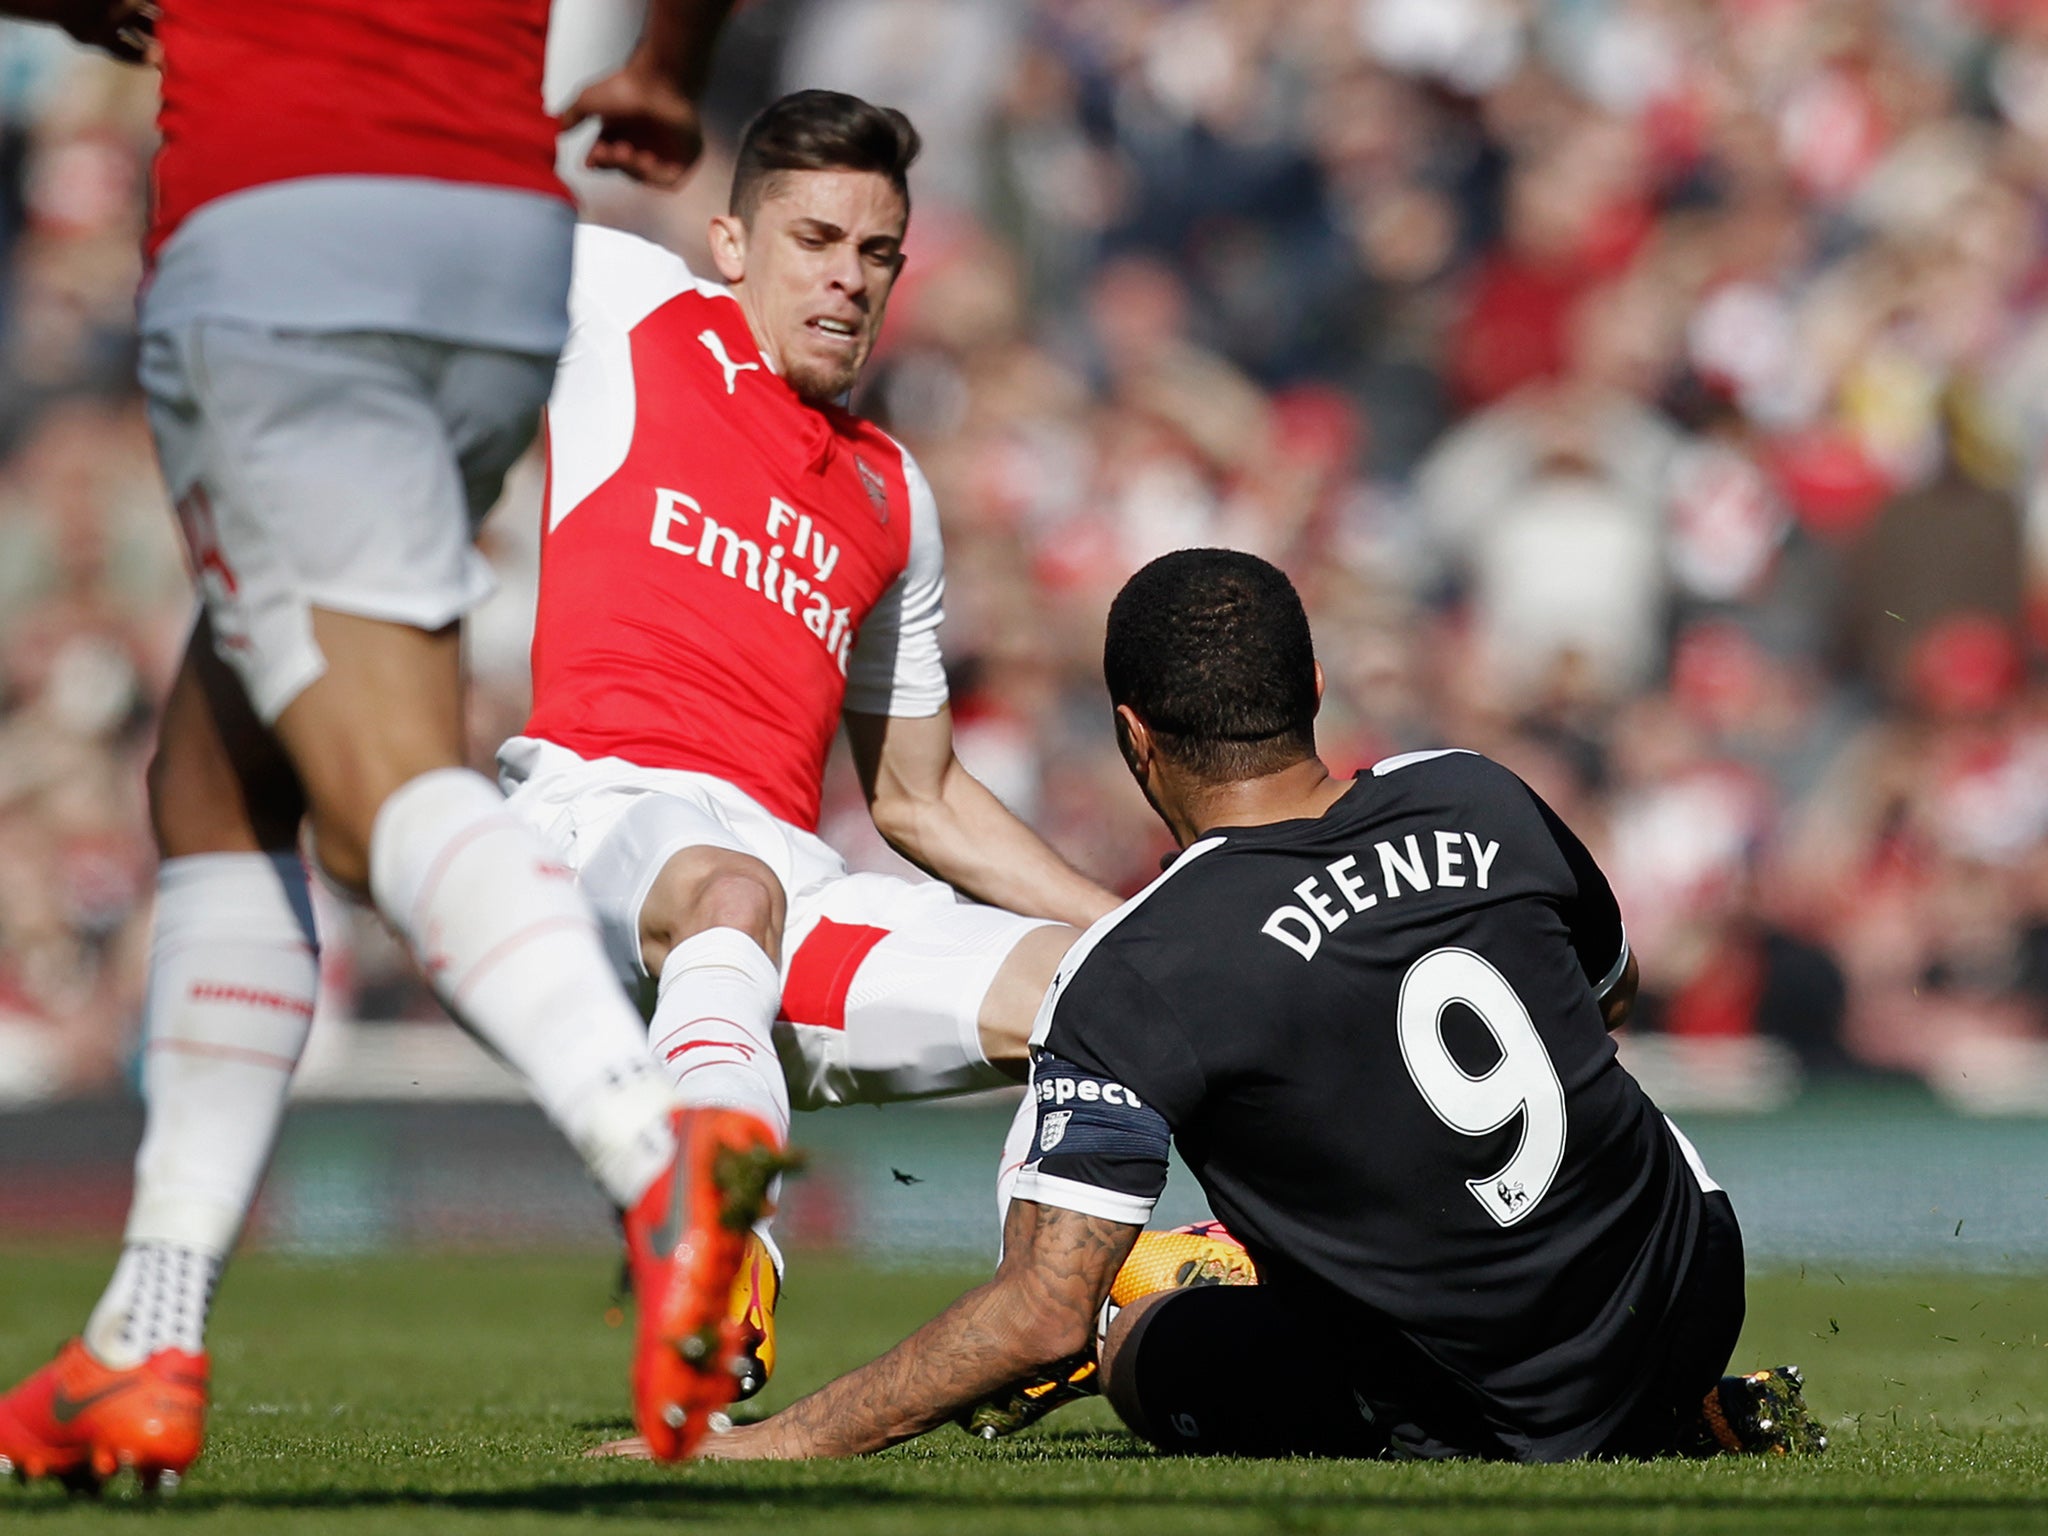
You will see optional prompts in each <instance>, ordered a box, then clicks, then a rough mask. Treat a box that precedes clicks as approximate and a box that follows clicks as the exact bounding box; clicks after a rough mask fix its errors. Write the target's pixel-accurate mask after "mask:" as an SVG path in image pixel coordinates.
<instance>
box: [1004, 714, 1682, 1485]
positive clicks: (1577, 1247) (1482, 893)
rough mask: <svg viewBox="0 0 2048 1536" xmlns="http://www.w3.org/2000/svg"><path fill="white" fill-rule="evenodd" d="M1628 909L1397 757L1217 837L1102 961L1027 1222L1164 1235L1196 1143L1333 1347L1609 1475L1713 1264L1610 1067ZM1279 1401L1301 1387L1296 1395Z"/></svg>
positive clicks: (1467, 785)
mask: <svg viewBox="0 0 2048 1536" xmlns="http://www.w3.org/2000/svg"><path fill="white" fill-rule="evenodd" d="M1627 958H1628V948H1627V941H1626V938H1625V936H1624V933H1623V930H1622V924H1621V918H1620V914H1619V912H1618V910H1617V908H1616V904H1615V900H1614V896H1613V893H1612V891H1611V890H1610V889H1609V887H1608V884H1607V881H1606V879H1605V878H1604V877H1603V876H1602V875H1601V873H1600V870H1599V868H1598V866H1597V865H1596V864H1595V863H1594V862H1593V859H1592V857H1591V856H1590V855H1589V854H1588V853H1587V852H1586V850H1585V848H1584V847H1583V845H1581V844H1580V842H1579V840H1578V839H1577V838H1576V837H1574V836H1573V835H1572V833H1571V831H1570V830H1569V829H1568V828H1567V827H1565V825H1564V824H1563V823H1562V822H1561V821H1560V820H1558V818H1557V817H1556V815H1555V814H1554V813H1553V812H1551V810H1550V809H1549V807H1547V806H1546V805H1544V804H1543V802H1542V801H1541V800H1540V799H1539V798H1538V797H1537V796H1536V794H1535V793H1534V792H1533V791H1532V790H1530V789H1529V788H1528V786H1527V785H1525V784H1523V783H1522V781H1521V780H1520V779H1518V778H1517V777H1516V776H1515V775H1514V774H1513V773H1511V772H1509V771H1508V770H1507V769H1505V768H1503V767H1501V766H1500V765H1499V764H1498V763H1495V762H1493V761H1491V760H1490V759H1488V758H1485V757H1482V756H1479V755H1478V754H1475V753H1470V752H1441V753H1416V754H1409V755H1407V756H1404V757H1399V758H1391V759H1388V760H1387V761H1386V762H1383V763H1381V764H1379V765H1377V766H1376V767H1375V768H1374V769H1373V770H1372V771H1371V772H1370V773H1365V774H1360V775H1359V776H1358V778H1357V779H1356V780H1355V781H1354V783H1353V784H1352V786H1351V788H1350V789H1348V790H1347V791H1346V792H1345V793H1344V795H1343V796H1342V798H1340V799H1339V800H1338V801H1337V802H1336V803H1335V805H1333V806H1332V807H1331V808H1330V810H1329V811H1328V812H1326V813H1325V814H1324V815H1322V816H1320V817H1316V818H1312V819H1307V820H1299V821H1287V822H1280V823H1277V824H1272V825H1267V826H1257V827H1247V828H1237V829H1231V828H1221V829H1217V830H1215V831H1214V832H1212V833H1211V834H1210V835H1208V836H1206V837H1204V838H1203V839H1201V840H1200V841H1199V842H1197V843H1196V844H1194V845H1193V846H1191V847H1190V848H1189V849H1188V850H1187V851H1186V852H1185V853H1183V854H1182V855H1181V857H1180V858H1179V859H1178V860H1176V861H1175V863H1174V864H1173V865H1172V866H1171V867H1170V868H1169V869H1168V871H1167V872H1166V873H1165V874H1164V875H1162V876H1161V877H1160V879H1159V880H1158V881H1156V882H1154V884H1153V885H1151V886H1150V887H1148V888H1147V890H1146V891H1144V892H1143V893H1141V894H1140V895H1139V896H1137V897H1134V898H1133V899H1132V900H1131V901H1130V902H1128V903H1126V904H1125V905H1124V906H1123V907H1122V908H1121V909H1119V910H1118V911H1117V912H1116V913H1114V914H1112V915H1111V916H1110V917H1107V918H1105V919H1103V921H1102V922H1100V923H1098V924H1097V925H1096V926H1095V927H1094V928H1092V929H1091V930H1089V932H1088V933H1087V934H1086V935H1085V936H1084V937H1083V938H1082V939H1081V940H1080V941H1079V942H1078V943H1077V944H1076V946H1075V948H1074V950H1073V951H1072V952H1071V953H1070V954H1069V956H1068V958H1067V960H1066V962H1065V964H1064V965H1063V966H1062V967H1061V970H1060V973H1059V975H1058V977H1057V978H1056V980H1055V981H1054V983H1053V987H1052V989H1051V991H1050V992H1049V993H1048V994H1047V998H1046V1001H1045V1003H1044V1005H1043V1007H1042V1008H1041V1010H1040V1014H1039V1018H1038V1026H1037V1030H1036V1031H1035V1032H1034V1045H1035V1047H1036V1060H1035V1062H1034V1067H1033V1078H1032V1089H1031V1091H1032V1094H1033V1097H1034V1100H1035V1102H1036V1106H1037V1127H1036V1137H1035V1139H1034V1141H1033V1143H1032V1147H1031V1152H1030V1161H1028V1162H1027V1164H1026V1167H1025V1169H1024V1171H1023V1173H1022V1175H1021V1176H1020V1179H1019V1182H1018V1184H1017V1187H1016V1196H1017V1198H1020V1199H1027V1200H1035V1201H1039V1202H1041V1203H1046V1204H1052V1205H1058V1206H1063V1207H1067V1208H1070V1209H1076V1210H1081V1211H1086V1212H1089V1213H1091V1214H1094V1215H1098V1216H1102V1217H1105V1218H1110V1219H1114V1220H1120V1221H1126V1222H1130V1223H1133V1224H1139V1223H1142V1222H1144V1221H1145V1220H1146V1218H1147V1217H1148V1215H1149V1214H1150V1211H1151V1207H1152V1202H1153V1201H1154V1200H1155V1199H1156V1198H1157V1196H1158V1194H1159V1192H1160V1190H1161V1189H1162V1188H1163V1187H1164V1184H1165V1178H1166V1167H1167V1151H1168V1147H1167V1139H1168V1135H1169V1133H1170V1134H1171V1137H1172V1139H1173V1140H1174V1141H1175V1142H1176V1143H1177V1144H1178V1146H1179V1148H1180V1152H1181V1155H1182V1156H1183V1158H1185V1159H1186V1161H1187V1164H1188V1166H1189V1168H1190V1169H1191V1170H1192V1171H1193V1172H1194V1174H1195V1176H1196V1178H1197V1179H1199V1180H1200V1182H1201V1184H1202V1187H1203V1189H1204V1191H1205V1192H1206V1193H1207V1195H1208V1197H1209V1202H1210V1205H1211V1208H1212V1209H1213V1210H1214V1211H1215V1213H1216V1215H1217V1216H1218V1217H1219V1218H1221V1219H1222V1221H1223V1222H1224V1223H1225V1224H1226V1225H1227V1226H1228V1227H1229V1228H1230V1230H1231V1231H1232V1232H1233V1233H1234V1234H1235V1235H1236V1236H1237V1237H1238V1238H1239V1239H1241V1240H1242V1241H1243V1242H1244V1243H1245V1245H1246V1246H1247V1247H1248V1248H1249V1249H1250V1250H1251V1251H1252V1254H1253V1255H1254V1257H1255V1258H1256V1260H1257V1261H1258V1264H1259V1266H1260V1271H1261V1274H1262V1276H1263V1277H1264V1279H1265V1281H1266V1283H1268V1284H1273V1285H1279V1286H1287V1287H1293V1288H1295V1289H1296V1290H1297V1291H1298V1293H1299V1294H1300V1295H1301V1297H1302V1301H1303V1308H1304V1312H1303V1315H1304V1319H1305V1336H1304V1338H1303V1340H1302V1347H1303V1348H1304V1349H1305V1350H1310V1351H1314V1350H1317V1349H1318V1348H1322V1347H1326V1346H1327V1347H1335V1342H1334V1340H1333V1339H1331V1338H1319V1337H1317V1336H1316V1331H1315V1329H1313V1328H1309V1327H1308V1326H1307V1324H1306V1320H1307V1319H1309V1318H1321V1319H1331V1320H1333V1321H1332V1322H1331V1324H1330V1326H1332V1327H1334V1328H1335V1329H1336V1330H1337V1331H1338V1332H1339V1333H1341V1331H1342V1320H1343V1318H1345V1317H1346V1316H1350V1317H1353V1318H1356V1319H1358V1320H1360V1321H1361V1326H1362V1325H1363V1322H1364V1321H1365V1320H1368V1319H1369V1320H1370V1321H1371V1322H1372V1325H1373V1326H1375V1327H1378V1328H1381V1329H1384V1328H1388V1327H1391V1328H1392V1329H1394V1330H1395V1331H1396V1332H1397V1333H1398V1334H1399V1335H1400V1336H1401V1337H1403V1338H1404V1339H1405V1340H1406V1341H1407V1342H1408V1343H1409V1344H1412V1346H1413V1347H1414V1349H1415V1350H1416V1351H1419V1353H1420V1357H1421V1358H1424V1359H1426V1360H1427V1361H1428V1362H1431V1364H1432V1366H1433V1368H1434V1369H1436V1370H1440V1371H1441V1372H1442V1373H1445V1374H1446V1376H1447V1378H1448V1379H1449V1380H1451V1381H1453V1382H1454V1383H1456V1384H1457V1389H1458V1390H1459V1391H1460V1392H1461V1393H1463V1394H1465V1395H1466V1396H1467V1397H1468V1398H1469V1402H1470V1404H1471V1405H1473V1406H1474V1407H1475V1408H1476V1411H1477V1412H1479V1413H1480V1414H1481V1415H1482V1417H1483V1418H1484V1420H1485V1421H1486V1423H1488V1424H1489V1425H1490V1426H1492V1428H1493V1430H1494V1432H1495V1433H1496V1434H1497V1435H1498V1437H1499V1439H1500V1444H1501V1449H1502V1450H1503V1451H1504V1453H1506V1454H1509V1455H1516V1456H1524V1457H1533V1458H1542V1459H1551V1458H1552V1457H1556V1456H1564V1455H1574V1454H1578V1453H1580V1452H1582V1451H1584V1450H1588V1449H1591V1448H1592V1447H1593V1446H1594V1445H1595V1444H1597V1443H1598V1442H1599V1440H1600V1439H1601V1437H1602V1436H1603V1435H1604V1433H1605V1432H1606V1431H1607V1430H1608V1429H1611V1428H1612V1427H1613V1425H1614V1424H1615V1423H1616V1422H1618V1420H1619V1419H1620V1418H1621V1416H1622V1415H1624V1414H1625V1413H1626V1411H1627V1410H1628V1408H1629V1407H1630V1406H1632V1405H1633V1402H1634V1399H1635V1397H1636V1396H1637V1395H1638V1394H1639V1393H1640V1392H1641V1391H1642V1390H1644V1389H1645V1387H1646V1386H1647V1381H1646V1380H1645V1375H1646V1373H1647V1372H1648V1371H1649V1369H1650V1368H1651V1362H1652V1361H1653V1360H1654V1359H1655V1358H1656V1357H1657V1356H1658V1354H1659V1350H1658V1348H1657V1346H1658V1345H1659V1344H1660V1343H1661V1341H1662V1340H1663V1338H1664V1337H1665V1334H1666V1332H1667V1330H1668V1329H1669V1328H1670V1327H1671V1326H1672V1324H1673V1321H1674V1320H1673V1319H1672V1318H1671V1316H1670V1315H1669V1314H1670V1312H1671V1310H1672V1297H1673V1295H1674V1293H1675V1292H1676V1290H1677V1288H1678V1286H1679V1283H1680V1281H1681V1279H1682V1277H1683V1276H1684V1273H1685V1271H1686V1268H1687V1266H1688V1264H1689V1263H1690V1262H1691V1257H1692V1252H1693V1247H1694V1244H1695V1241H1696V1238H1697V1235H1698V1231H1699V1224H1700V1219H1701V1209H1702V1198H1703V1196H1702V1191H1703V1189H1704V1188H1709V1187H1712V1186H1711V1185H1710V1184H1709V1183H1708V1181H1707V1179H1706V1175H1705V1173H1704V1171H1703V1170H1701V1169H1700V1168H1699V1166H1698V1162H1697V1159H1696V1158H1695V1157H1694V1156H1693V1155H1692V1152H1691V1149H1690V1147H1688V1146H1686V1145H1685V1144H1684V1142H1683V1139H1682V1138H1681V1137H1679V1136H1678V1134H1677V1133H1676V1131H1675V1130H1674V1129H1673V1128H1672V1127H1671V1126H1670V1125H1669V1123H1668V1122H1667V1121H1666V1120H1665V1119H1664V1117H1663V1116H1662V1115H1661V1114H1660V1113H1659V1112H1658V1111H1657V1108H1656V1106H1655V1105H1654V1104H1652V1103H1651V1102H1650V1100H1649V1098H1648V1097H1647V1096H1646V1095H1645V1094H1644V1092H1643V1090H1642V1088H1641V1087H1640V1086H1638V1084H1637V1083H1636V1081H1635V1080H1634V1079H1633V1078H1632V1077H1630V1076H1629V1074H1628V1073H1627V1072H1626V1071H1625V1070H1624V1069H1623V1068H1622V1067H1621V1065H1620V1064H1619V1063H1618V1062H1617V1061H1616V1059H1615V1050H1614V1043H1613V1041H1612V1040H1611V1038H1610V1037H1609V1035H1608V1033H1607V1030H1606V1028H1605V1026H1604V1023H1603V1020H1602V1016H1601V1008H1600V1001H1601V999H1602V998H1603V997H1604V995H1605V993H1606V991H1607V990H1609V989H1611V988H1612V987H1613V986H1614V985H1615V983H1616V982H1617V981H1618V980H1619V979H1620V977H1621V975H1622V972H1623V968H1624V966H1625V964H1626V961H1627ZM1277 1380H1278V1381H1280V1382H1281V1383H1283V1384H1284V1374H1283V1375H1282V1376H1281V1377H1279V1378H1277Z"/></svg>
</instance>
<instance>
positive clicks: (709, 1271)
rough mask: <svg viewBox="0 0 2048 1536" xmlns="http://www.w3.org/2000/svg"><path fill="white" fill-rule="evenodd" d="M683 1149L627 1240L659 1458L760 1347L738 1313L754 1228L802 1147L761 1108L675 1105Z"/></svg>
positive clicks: (640, 1355) (730, 1390)
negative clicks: (787, 1145) (786, 1140)
mask: <svg viewBox="0 0 2048 1536" xmlns="http://www.w3.org/2000/svg"><path fill="white" fill-rule="evenodd" d="M675 1132H676V1158H675V1162H674V1163H672V1164H671V1165H670V1166H669V1168H668V1171H667V1172H665V1173H663V1174H662V1175H661V1177H660V1178H658V1179H656V1180H655V1181H654V1182H653V1184H651V1185H649V1186H648V1189H647V1192H646V1193H645V1194H644V1195H642V1196H641V1197H640V1203H639V1204H638V1205H636V1206H634V1207H633V1209H632V1210H631V1211H629V1212H627V1213H626V1251H627V1256H628V1259H629V1261H630V1263H631V1266H632V1270H633V1296H634V1300H635V1302H636V1303H637V1305H638V1307H639V1311H640V1318H639V1326H638V1337H637V1340H636V1342H635V1344H634V1348H633V1417H634V1420H635V1422H636V1423H638V1425H639V1427H640V1433H641V1434H643V1435H645V1436H646V1437H647V1445H648V1449H649V1451H650V1452H651V1453H652V1455H653V1457H654V1459H655V1460H656V1461H680V1460H681V1459H682V1458H683V1457H685V1456H687V1455H689V1454H690V1452H691V1451H692V1450H693V1449H694V1448H695V1447H696V1444H697V1442H698V1441H699V1440H700V1439H702V1438H703V1436H704V1434H705V1432H706V1431H707V1430H708V1429H709V1428H710V1427H711V1416H712V1415H713V1414H714V1413H717V1412H719V1411H720V1410H722V1409H724V1408H726V1407H728V1406H730V1405H731V1403H732V1402H733V1400H734V1399H735V1398H737V1397H738V1395H739V1390H740V1380H741V1377H742V1376H743V1375H745V1374H749V1373H750V1367H751V1365H752V1361H753V1357H752V1353H751V1350H750V1345H751V1344H752V1343H753V1340H752V1339H750V1338H749V1336H748V1335H749V1330H748V1328H747V1326H746V1323H745V1322H744V1321H743V1320H742V1319H741V1318H739V1317H735V1316H734V1315H733V1309H732V1307H731V1298H732V1292H733V1284H734V1281H735V1280H736V1279H737V1278H738V1277H739V1272H740V1264H741V1261H742V1259H743V1258H744V1257H745V1255H746V1247H747V1237H748V1233H749V1230H750V1229H751V1228H752V1227H753V1225H754V1223H755V1222H756V1221H758V1220H760V1218H761V1217H762V1216H763V1215H764V1214H766V1213H767V1212H768V1211H769V1209H770V1208H771V1206H770V1201H769V1198H768V1189H769V1186H770V1185H771V1184H773V1183H774V1181H775V1178H776V1176H777V1175H778V1174H781V1173H784V1172H786V1171H789V1170H791V1169H793V1168H795V1167H797V1166H798V1164H799V1162H800V1161H801V1159H799V1158H797V1157H795V1156H793V1155H792V1154H790V1153H789V1152H788V1151H786V1150H785V1149H784V1148H782V1147H780V1146H778V1145H777V1144H776V1140H775V1133H774V1132H773V1131H771V1130H770V1129H769V1128H768V1126H767V1125H766V1124H764V1123H763V1122H762V1120H761V1119H760V1117H759V1116H756V1115H750V1114H748V1113H746V1112H745V1111H744V1110H737V1109H715V1108H703V1109H683V1110H678V1111H676V1115H675Z"/></svg>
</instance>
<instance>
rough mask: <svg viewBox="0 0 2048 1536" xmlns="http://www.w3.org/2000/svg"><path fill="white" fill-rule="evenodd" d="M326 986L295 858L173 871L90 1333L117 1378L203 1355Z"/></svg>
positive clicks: (166, 867) (161, 879) (153, 950)
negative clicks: (110, 1246)
mask: <svg viewBox="0 0 2048 1536" xmlns="http://www.w3.org/2000/svg"><path fill="white" fill-rule="evenodd" d="M319 983H320V957H319V950H318V947H317V942H316V939H315V936H314V929H313V908H312V902H311V893H310V892H309V890H308V889H307V884H306V871H305V869H304V867H303V866H302V865H301V864H300V862H299V858H298V855H297V854H262V853H211V854H199V855H194V856H191V857H187V858H178V859H167V860H165V861H164V864H163V867H162V868H161V870H160V871H159V872H158V875H157V896H156V922H155V929H154V933H153V936H152V940H151V945H150V955H149V984H148V992H147V996H146V1000H145V1006H144V1019H145V1031H146V1038H145V1041H144V1053H145V1054H144V1057H143V1067H142V1088H143V1096H144V1098H145V1100H146V1101H147V1105H148V1116H147V1119H146V1121H145V1123H144V1129H143V1135H142V1146H141V1149H140V1150H139V1151H138V1152H137V1153H136V1157H135V1196H134V1200H133V1202H132V1203H131V1205H130V1207H129V1214H128V1227H127V1233H126V1237H125V1245H126V1246H125V1247H124V1249H123V1252H122V1255H121V1262H120V1263H119V1265H117V1266H116V1268H115V1271H114V1278H113V1281H112V1283H111V1284H110V1285H109V1286H108V1287H107V1290H106V1294H105V1295H103V1296H102V1297H101V1298H100V1303H99V1305H98V1306H97V1307H96V1308H95V1309H94V1310H93V1315H92V1320H91V1322H89V1323H88V1324H87V1325H86V1334H85V1337H86V1343H87V1345H88V1347H89V1348H91V1350H92V1352H93V1353H94V1354H95V1355H97V1356H98V1357H99V1358H100V1359H101V1360H102V1361H104V1362H105V1363H106V1364H108V1365H112V1366H117V1367H125V1366H130V1365H136V1364H139V1363H140V1362H141V1361H142V1360H144V1359H146V1358H147V1357H148V1356H149V1355H151V1354H154V1353H155V1352H156V1351H157V1350H159V1349H172V1348H176V1349H189V1350H193V1351H197V1350H198V1349H200V1348H201V1347H202V1341H203V1338H204V1333H205V1327H206V1314H207V1308H208V1306H209V1305H210V1303H211V1301H212V1296H213V1287H214V1283H215V1281H216V1280H217V1279H218V1278H219V1275H220V1269H221V1265H222V1264H223V1263H224V1262H225V1261H226V1259H227V1255H228V1251H229V1250H230V1249H231V1248H232V1247H233V1246H234V1244H235V1239H236V1238H237V1237H238V1236H239V1235H240V1233H241V1230H242V1224H243V1222H244V1221H245V1220H246V1219H247V1218H248V1214H249V1208H250V1206H251V1205H252V1204H253V1203H254V1202H255V1199H256V1190H257V1186H258V1185H259V1184H260V1183H261V1182H262V1179H263V1171H264V1169H265V1168H266V1167H267V1166H268V1165H269V1162H270V1154H271V1150H272V1148H273V1147H274V1146H275V1145H276V1143H277V1132H278V1127H279V1125H280V1124H281V1123H282V1122H283V1119H284V1111H285V1099H286V1095H287V1093H288V1091H289V1089H290V1086H291V1074H292V1069H293V1068H294V1067H296V1066H297V1065H298V1061H299V1056H300V1054H301V1053H302V1052H303V1051H304V1050H305V1045H306V1033H307V1031H308V1029H310V1028H311V1026H312V1022H313V1003H314V999H315V996H316V995H317V993H318V991H319Z"/></svg>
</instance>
